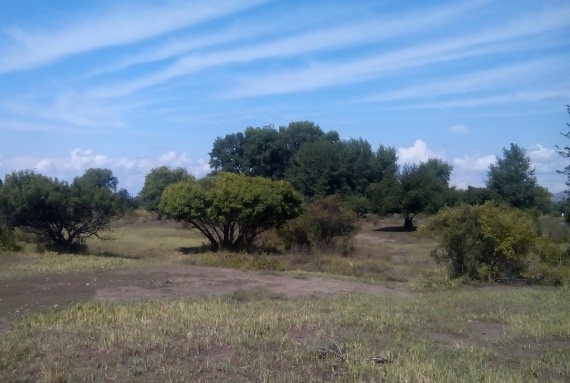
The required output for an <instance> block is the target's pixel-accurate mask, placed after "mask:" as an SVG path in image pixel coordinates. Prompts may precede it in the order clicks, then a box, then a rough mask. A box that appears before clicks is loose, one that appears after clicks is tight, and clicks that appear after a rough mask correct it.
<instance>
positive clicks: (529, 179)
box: [487, 144, 537, 209]
mask: <svg viewBox="0 0 570 383" xmlns="http://www.w3.org/2000/svg"><path fill="white" fill-rule="evenodd" d="M487 187H488V188H489V189H491V190H493V191H495V192H496V193H497V194H498V195H499V196H500V197H501V199H502V200H503V201H505V202H506V203H508V204H509V205H511V206H512V207H516V208H519V209H527V208H532V207H534V206H535V202H536V195H537V194H536V187H537V183H536V177H535V175H534V168H533V167H532V164H531V162H530V157H529V156H528V155H527V154H526V150H524V149H523V148H521V147H520V146H518V145H517V144H511V147H510V149H506V148H503V158H500V157H497V162H496V163H495V164H492V165H490V166H489V173H488V178H487Z"/></svg>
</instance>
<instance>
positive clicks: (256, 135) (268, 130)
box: [243, 125, 287, 179]
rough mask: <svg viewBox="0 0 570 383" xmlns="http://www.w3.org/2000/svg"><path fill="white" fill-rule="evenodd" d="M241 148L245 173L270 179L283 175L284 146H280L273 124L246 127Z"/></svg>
mask: <svg viewBox="0 0 570 383" xmlns="http://www.w3.org/2000/svg"><path fill="white" fill-rule="evenodd" d="M243 148H244V149H243V154H244V159H243V163H244V168H245V171H244V173H245V174H246V175H249V176H260V177H265V178H272V179H282V178H283V177H284V175H285V168H286V166H287V163H286V160H285V158H284V154H285V153H284V148H282V147H281V145H280V142H279V133H278V132H277V130H275V129H274V128H273V126H271V125H270V126H264V127H261V128H252V127H249V128H247V129H246V130H245V140H244V146H243Z"/></svg>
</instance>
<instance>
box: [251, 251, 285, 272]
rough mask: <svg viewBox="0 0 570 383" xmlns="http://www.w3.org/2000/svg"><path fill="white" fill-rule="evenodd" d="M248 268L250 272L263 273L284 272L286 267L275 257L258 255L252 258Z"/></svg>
mask: <svg viewBox="0 0 570 383" xmlns="http://www.w3.org/2000/svg"><path fill="white" fill-rule="evenodd" d="M249 268H250V269H252V270H263V271H285V270H287V267H286V266H285V264H284V263H283V262H281V260H280V259H279V258H278V257H277V256H275V255H266V254H260V255H256V256H255V257H253V260H252V261H251V263H250V264H249Z"/></svg>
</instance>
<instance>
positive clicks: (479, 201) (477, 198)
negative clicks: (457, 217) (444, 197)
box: [462, 186, 501, 205]
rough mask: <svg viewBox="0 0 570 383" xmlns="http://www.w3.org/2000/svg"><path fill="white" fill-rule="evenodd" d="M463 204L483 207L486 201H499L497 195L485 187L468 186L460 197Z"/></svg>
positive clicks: (499, 198)
mask: <svg viewBox="0 0 570 383" xmlns="http://www.w3.org/2000/svg"><path fill="white" fill-rule="evenodd" d="M462 199H463V202H465V203H466V204H469V205H483V204H484V203H485V202H487V201H496V202H499V201H501V197H500V196H499V194H498V193H497V192H496V191H495V190H493V189H489V188H486V187H483V188H481V187H474V186H468V187H467V190H465V191H464V192H463V195H462Z"/></svg>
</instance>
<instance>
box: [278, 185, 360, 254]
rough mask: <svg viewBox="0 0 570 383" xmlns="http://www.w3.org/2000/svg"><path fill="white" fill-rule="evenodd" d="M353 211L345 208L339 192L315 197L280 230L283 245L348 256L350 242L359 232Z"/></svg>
mask: <svg viewBox="0 0 570 383" xmlns="http://www.w3.org/2000/svg"><path fill="white" fill-rule="evenodd" d="M358 228H359V225H358V219H357V216H356V214H355V213H353V212H352V211H350V210H349V209H347V208H345V207H344V206H343V203H342V199H341V197H340V196H338V195H334V196H326V197H317V198H315V199H314V200H313V201H312V202H311V203H310V204H308V205H307V206H306V208H305V210H304V212H303V214H302V215H301V216H299V217H298V218H297V219H295V220H292V221H290V222H288V223H287V225H285V226H284V227H283V229H282V230H281V235H282V236H283V238H284V239H285V243H286V246H287V247H288V248H291V247H293V246H297V247H298V248H299V247H300V248H303V247H305V248H307V249H315V248H318V249H322V250H335V248H336V249H338V250H340V252H341V253H343V255H347V253H348V251H349V250H350V248H349V247H350V243H349V241H347V240H350V239H352V237H354V235H355V234H356V232H357V231H358Z"/></svg>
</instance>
